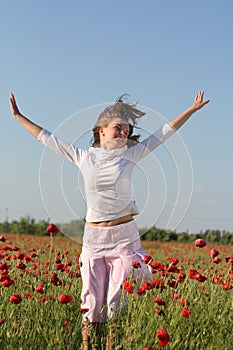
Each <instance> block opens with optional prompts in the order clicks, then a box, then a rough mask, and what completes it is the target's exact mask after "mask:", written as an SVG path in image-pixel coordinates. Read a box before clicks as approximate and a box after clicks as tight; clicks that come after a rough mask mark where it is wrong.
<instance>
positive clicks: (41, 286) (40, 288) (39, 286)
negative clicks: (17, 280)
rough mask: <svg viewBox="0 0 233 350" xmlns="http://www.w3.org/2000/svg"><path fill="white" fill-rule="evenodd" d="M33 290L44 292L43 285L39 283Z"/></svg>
mask: <svg viewBox="0 0 233 350" xmlns="http://www.w3.org/2000/svg"><path fill="white" fill-rule="evenodd" d="M35 291H36V292H37V293H40V294H44V285H43V284H42V283H40V284H39V285H38V286H37V287H36V288H35Z"/></svg>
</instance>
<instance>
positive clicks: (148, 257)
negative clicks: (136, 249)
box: [142, 255, 153, 264]
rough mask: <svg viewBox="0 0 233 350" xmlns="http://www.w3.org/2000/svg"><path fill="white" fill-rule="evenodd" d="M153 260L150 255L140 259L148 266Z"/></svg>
mask: <svg viewBox="0 0 233 350" xmlns="http://www.w3.org/2000/svg"><path fill="white" fill-rule="evenodd" d="M152 260H153V258H152V257H151V256H150V255H145V256H144V258H143V259H142V261H143V262H144V263H145V264H150V263H151V262H152Z"/></svg>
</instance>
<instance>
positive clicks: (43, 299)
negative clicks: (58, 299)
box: [41, 295, 48, 304]
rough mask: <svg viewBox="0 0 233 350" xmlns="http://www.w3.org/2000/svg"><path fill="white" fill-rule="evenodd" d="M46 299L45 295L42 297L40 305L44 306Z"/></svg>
mask: <svg viewBox="0 0 233 350" xmlns="http://www.w3.org/2000/svg"><path fill="white" fill-rule="evenodd" d="M46 299H48V297H47V296H46V295H43V297H42V298H41V302H42V304H44V303H45V300H46Z"/></svg>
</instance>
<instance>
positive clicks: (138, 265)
mask: <svg viewBox="0 0 233 350" xmlns="http://www.w3.org/2000/svg"><path fill="white" fill-rule="evenodd" d="M132 266H133V268H134V269H140V267H141V264H140V262H139V261H133V262H132Z"/></svg>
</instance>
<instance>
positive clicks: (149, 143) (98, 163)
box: [38, 123, 174, 222]
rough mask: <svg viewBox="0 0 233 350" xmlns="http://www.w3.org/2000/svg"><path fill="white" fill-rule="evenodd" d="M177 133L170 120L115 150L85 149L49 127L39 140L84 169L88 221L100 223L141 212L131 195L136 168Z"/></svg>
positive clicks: (82, 171)
mask: <svg viewBox="0 0 233 350" xmlns="http://www.w3.org/2000/svg"><path fill="white" fill-rule="evenodd" d="M173 133H174V129H173V128H172V127H171V126H170V125H169V124H168V123H166V124H164V125H163V126H162V127H161V128H160V129H159V130H158V131H156V132H155V133H154V134H152V135H150V136H149V137H148V138H146V139H145V140H144V141H142V142H141V143H138V144H136V145H135V146H132V147H129V148H128V147H127V146H124V147H122V148H117V149H112V150H106V149H104V148H102V147H90V148H89V149H87V150H83V149H80V148H77V147H75V146H74V145H71V144H69V143H67V142H64V141H63V140H61V139H59V138H57V137H56V136H54V135H53V134H52V133H51V132H49V131H48V130H46V129H43V130H42V131H41V132H40V134H39V135H38V140H39V141H41V142H42V143H43V144H44V145H46V146H47V147H49V148H50V149H51V150H52V151H54V152H56V153H57V154H58V155H60V156H62V157H64V158H65V159H67V160H69V161H70V162H71V163H73V164H75V165H76V166H77V167H78V168H79V169H80V171H81V174H82V176H83V180H84V189H85V197H86V205H87V213H86V221H87V222H99V221H108V220H114V219H117V218H120V217H123V216H125V215H128V214H132V215H136V214H138V209H137V206H136V203H135V201H134V200H133V199H132V194H131V174H132V170H133V168H134V166H135V164H136V163H137V162H138V161H139V160H140V159H142V158H144V157H145V156H146V155H147V154H149V153H150V152H152V151H153V150H154V149H155V148H156V147H158V146H159V145H160V144H161V143H163V142H165V141H166V140H167V138H168V137H169V136H171V135H172V134H173Z"/></svg>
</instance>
